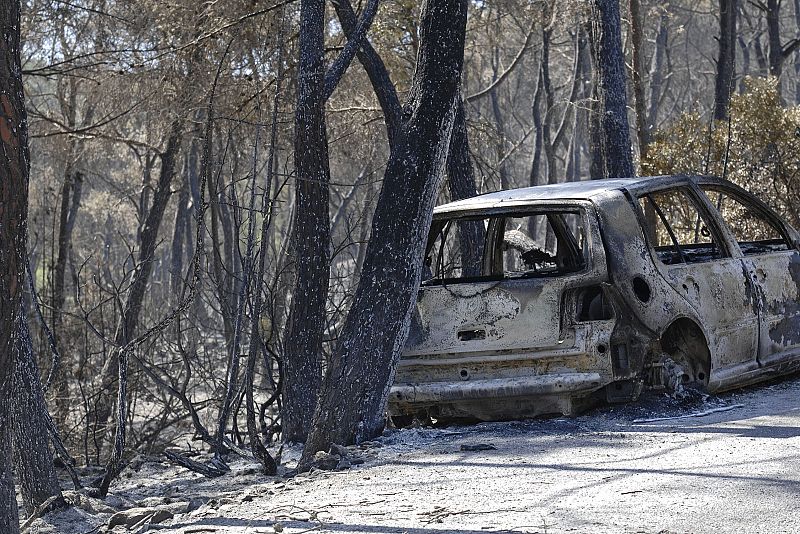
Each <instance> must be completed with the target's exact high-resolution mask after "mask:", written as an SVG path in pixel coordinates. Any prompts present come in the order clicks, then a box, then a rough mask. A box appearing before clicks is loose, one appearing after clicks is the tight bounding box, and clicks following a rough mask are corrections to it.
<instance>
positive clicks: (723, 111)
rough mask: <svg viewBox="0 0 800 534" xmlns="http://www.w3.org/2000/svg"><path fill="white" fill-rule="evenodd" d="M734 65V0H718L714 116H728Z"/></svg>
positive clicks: (719, 117) (721, 118)
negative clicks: (717, 44) (717, 53)
mask: <svg viewBox="0 0 800 534" xmlns="http://www.w3.org/2000/svg"><path fill="white" fill-rule="evenodd" d="M735 67H736V0H719V55H718V56H717V77H716V80H715V83H714V118H715V119H717V120H725V119H727V118H728V106H729V105H730V101H731V92H732V91H733V78H734V74H735Z"/></svg>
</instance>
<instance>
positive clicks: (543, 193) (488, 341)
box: [389, 176, 800, 420]
mask: <svg viewBox="0 0 800 534" xmlns="http://www.w3.org/2000/svg"><path fill="white" fill-rule="evenodd" d="M723 197H724V199H723ZM712 198H713V199H715V200H714V201H712ZM676 199H677V200H676ZM723 200H724V202H726V203H727V204H724V205H723ZM670 202H672V204H670ZM715 203H716V204H715ZM728 206H732V207H733V208H736V209H740V210H750V211H748V212H747V213H749V214H750V215H748V216H747V217H745V216H737V217H732V216H731V215H730V213H734V212H733V211H731V210H730V209H728ZM726 209H727V210H728V211H726ZM731 209H732V208H731ZM723 213H725V216H724V217H723V215H722V214H723ZM753 214H755V215H753ZM524 216H530V219H531V220H533V218H534V217H539V216H541V217H540V219H541V220H545V221H549V224H550V225H551V226H548V230H547V232H543V231H542V230H541V228H539V230H538V234H537V233H536V232H537V230H536V227H535V224H534V223H530V226H529V227H526V226H525V225H524V224H520V223H515V224H517V226H515V227H513V228H508V227H504V226H503V225H506V224H507V222H508V221H510V220H512V218H513V219H514V220H515V221H518V220H525V219H522V217H524ZM565 216H569V217H572V218H571V219H569V220H570V221H571V222H570V223H569V225H567V224H566V223H565V222H564V221H566V220H567V219H566V218H565ZM464 217H469V218H470V220H479V221H480V220H483V221H484V223H483V224H484V226H483V227H484V228H486V232H487V233H486V235H487V238H486V246H485V250H484V264H483V268H482V269H483V276H482V277H474V276H472V274H470V278H464V279H463V280H460V279H457V277H456V278H448V279H445V278H444V277H442V278H441V279H439V278H436V276H437V275H436V274H435V273H434V274H433V277H432V279H431V280H429V281H428V282H425V283H423V287H422V288H421V289H420V292H419V295H418V302H417V307H416V310H415V311H414V314H413V320H412V324H411V330H410V335H409V338H408V341H407V343H406V348H405V351H404V355H403V357H402V359H401V361H400V364H399V366H398V369H397V373H396V377H395V385H394V387H393V388H392V391H391V394H390V400H389V408H390V413H391V414H392V415H394V416H410V415H415V416H417V417H420V418H427V417H429V416H432V417H434V418H441V419H447V418H453V417H470V418H477V419H483V420H492V419H514V418H520V417H534V416H539V415H545V414H551V413H563V414H567V415H569V414H574V413H576V412H577V411H579V410H581V409H583V408H584V407H585V406H587V405H589V404H591V403H593V402H596V401H598V400H608V401H613V402H621V401H631V400H635V399H636V398H637V396H638V395H639V393H640V392H641V390H642V388H643V387H656V388H659V387H675V386H676V384H675V381H676V380H678V381H679V382H683V383H684V384H685V385H687V386H693V387H699V388H703V389H705V390H708V391H711V392H713V391H718V390H722V389H728V388H732V387H737V386H740V385H744V384H748V383H752V382H756V381H758V380H763V379H765V378H768V377H770V376H774V375H776V374H781V373H785V372H790V371H792V370H795V369H796V368H798V367H800V365H798V361H800V253H798V245H799V244H800V241H799V240H798V234H797V233H796V232H795V231H794V230H793V229H792V228H790V227H789V226H788V225H787V224H786V223H784V222H783V221H781V220H780V219H778V218H777V216H776V215H775V214H773V213H772V212H770V211H769V210H768V208H766V206H764V205H763V204H762V203H761V202H759V201H758V200H756V199H754V198H753V197H751V196H750V195H748V194H747V193H746V192H744V191H743V190H741V189H740V188H738V187H736V186H734V185H733V184H730V183H728V182H726V181H723V180H719V179H715V178H703V177H687V176H670V177H656V178H648V179H631V180H606V181H603V180H598V181H592V182H580V183H571V184H560V185H550V186H540V187H534V188H526V189H520V190H512V191H502V192H499V193H492V194H489V195H483V196H480V197H475V198H473V199H467V200H462V201H459V202H455V203H451V204H448V205H445V206H441V207H439V208H437V209H436V210H435V212H434V225H433V229H432V236H431V239H430V240H429V251H428V254H434V253H435V252H436V251H435V250H433V249H435V247H436V246H438V245H434V243H435V242H436V235H434V234H435V233H436V232H442V233H441V234H440V239H441V240H442V241H443V240H444V239H445V237H446V234H447V230H446V228H447V227H446V224H447V221H448V220H451V219H453V220H455V219H459V218H462V219H463V218H464ZM726 218H727V219H728V220H727V221H726V220H725V219H726ZM559 221H561V222H559ZM474 224H477V223H474ZM658 225H663V227H664V229H663V230H660V229H659V228H660V227H659V228H656V226H658ZM567 226H570V228H569V229H568V228H567ZM443 228H444V230H442V229H443ZM498 228H500V229H499V230H498ZM503 228H505V230H503ZM548 232H549V233H548ZM659 232H660V233H659ZM769 232H772V233H773V234H774V235H773V234H770V235H769V236H768V237H769V239H767V238H765V237H764V236H765V235H767V234H769ZM554 233H555V237H554V236H553V234H554ZM573 233H574V235H575V236H580V237H579V238H577V237H570V236H572V235H573ZM528 234H530V235H532V236H534V237H535V236H536V235H538V236H539V242H540V244H539V245H537V246H538V248H536V246H534V242H535V240H534V238H533V237H530V235H528ZM750 234H752V235H753V236H755V237H754V238H753V239H751V240H748V238H747V236H748V235H750ZM564 236H567V237H568V238H569V239H564ZM743 236H744V237H743ZM756 238H757V239H756ZM737 239H738V240H739V241H737ZM566 241H572V245H571V246H572V247H573V248H575V247H576V246H577V245H576V243H578V242H579V241H580V244H581V246H582V252H581V254H582V255H583V258H581V259H580V260H579V262H578V264H576V261H577V260H574V259H572V260H569V258H567V259H566V260H565V257H567V256H568V255H569V254H568V253H564V252H563V249H564V248H565V242H566ZM554 243H556V244H555V245H554ZM441 247H442V248H441V249H440V251H439V253H440V254H442V253H443V252H442V251H443V250H444V245H441ZM512 248H513V249H515V250H517V252H525V250H524V249H526V248H529V249H530V250H528V253H527V256H526V254H522V257H523V259H524V261H525V262H528V261H529V260H530V264H528V263H526V264H525V267H523V268H530V269H531V270H529V271H527V272H526V273H519V272H515V273H510V272H506V271H504V269H506V267H504V265H505V262H506V261H507V260H506V259H504V258H505V257H506V256H504V255H507V254H509V252H508V251H509V250H511V249H512ZM559 248H561V251H559ZM567 248H568V247H567ZM572 252H573V253H574V251H572ZM526 257H527V259H525V258H526ZM530 258H533V259H532V260H531V259H530ZM568 260H569V261H568ZM437 261H439V262H440V263H441V262H442V260H441V258H440V259H439V260H437ZM570 261H571V262H572V263H570V265H572V268H570V269H567V268H562V264H563V263H565V262H567V263H569V262H570ZM536 262H540V263H538V264H537V263H536ZM518 263H519V261H518ZM537 265H538V267H537ZM438 267H440V265H434V266H433V267H432V268H433V270H434V271H435V270H436V268H438ZM437 272H438V271H437ZM455 272H456V273H457V272H458V271H455ZM464 272H466V269H464ZM465 276H466V275H465ZM676 373H677V374H676ZM676 377H678V378H676ZM684 384H682V385H684Z"/></svg>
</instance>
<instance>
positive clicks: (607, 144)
mask: <svg viewBox="0 0 800 534" xmlns="http://www.w3.org/2000/svg"><path fill="white" fill-rule="evenodd" d="M592 11H593V14H592V36H593V46H592V49H593V52H594V55H593V57H594V62H595V70H596V71H597V74H598V77H597V84H598V93H599V95H598V96H599V102H598V105H599V110H598V112H599V114H600V117H601V119H600V120H601V128H602V134H601V135H600V136H599V142H600V152H601V154H602V161H603V167H604V171H603V177H605V178H622V177H629V176H635V171H634V169H633V159H632V157H631V139H630V131H629V128H628V99H627V96H626V93H625V56H624V54H623V52H622V37H621V28H620V26H621V24H620V16H619V0H593V1H592ZM592 177H593V178H600V176H592Z"/></svg>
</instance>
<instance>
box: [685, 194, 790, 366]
mask: <svg viewBox="0 0 800 534" xmlns="http://www.w3.org/2000/svg"><path fill="white" fill-rule="evenodd" d="M697 187H698V189H699V190H700V191H701V192H702V193H703V196H704V197H705V199H706V202H708V204H709V206H710V207H711V208H712V209H714V211H715V212H717V213H718V216H719V218H720V221H722V224H723V225H724V227H725V230H726V231H727V232H728V233H729V234H730V237H731V239H732V241H733V243H734V244H735V245H736V248H737V249H738V250H739V253H740V254H741V257H742V262H743V264H744V266H745V272H746V273H747V278H748V281H749V283H750V285H751V288H752V291H753V296H754V299H755V301H756V302H755V304H756V307H757V310H758V315H759V324H760V327H759V340H758V355H757V361H758V364H759V366H760V367H772V366H777V365H780V364H782V363H784V362H786V361H788V360H792V359H795V358H796V357H797V356H798V355H800V239H798V236H797V232H796V231H795V230H794V229H793V228H792V227H791V226H789V225H788V224H787V223H786V222H785V221H783V219H781V217H780V216H779V215H778V214H777V213H775V212H774V211H773V210H772V209H770V208H769V206H767V204H766V203H764V202H763V201H761V200H760V199H759V198H757V197H755V196H754V195H752V194H750V193H748V192H747V191H746V190H744V189H742V188H740V187H738V186H736V185H735V184H731V183H729V182H723V181H721V180H712V179H708V180H701V181H699V182H698V184H697ZM704 187H707V188H709V189H711V190H714V189H717V190H719V191H721V192H723V193H724V194H727V195H728V196H731V197H733V198H734V199H735V200H738V201H740V202H742V203H743V204H744V205H745V206H746V207H751V208H753V209H755V211H756V212H757V213H759V214H760V215H762V216H763V217H764V218H765V219H766V220H767V221H768V222H769V223H771V224H772V225H773V226H774V227H775V228H776V229H777V230H778V231H779V232H780V233H781V235H782V237H783V239H785V240H786V242H787V244H788V245H789V248H788V249H787V250H782V251H771V252H767V253H764V254H747V255H746V254H744V252H743V251H742V250H741V247H740V245H739V243H738V241H737V240H736V236H735V234H734V232H733V230H731V229H730V228H729V225H728V223H727V222H726V221H725V219H724V218H723V217H722V214H721V213H719V212H718V210H717V209H716V207H715V206H714V203H713V202H712V201H711V199H710V198H709V197H708V195H707V194H706V193H705V190H704V189H703V188H704ZM777 273H783V275H780V274H777ZM776 276H783V277H784V278H783V281H782V282H783V283H781V280H780V279H779V281H778V282H773V281H772V279H774V278H775V277H776ZM786 277H788V278H786ZM787 293H788V294H787ZM779 308H780V309H779ZM778 336H780V337H778ZM787 338H788V339H787ZM787 341H788V343H787Z"/></svg>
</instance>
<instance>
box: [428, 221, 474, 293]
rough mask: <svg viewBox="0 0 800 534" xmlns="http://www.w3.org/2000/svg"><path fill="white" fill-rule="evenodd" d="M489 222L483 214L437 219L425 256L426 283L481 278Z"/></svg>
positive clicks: (433, 225)
mask: <svg viewBox="0 0 800 534" xmlns="http://www.w3.org/2000/svg"><path fill="white" fill-rule="evenodd" d="M486 223H487V221H486V220H485V219H481V218H463V219H450V220H447V221H436V222H434V223H433V224H432V225H431V234H430V236H429V238H428V245H427V251H426V254H425V258H424V264H423V273H422V279H423V283H424V282H426V281H434V280H438V281H458V280H462V281H467V280H473V279H478V278H480V277H481V276H482V274H483V268H482V265H483V255H484V246H485V239H486Z"/></svg>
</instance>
